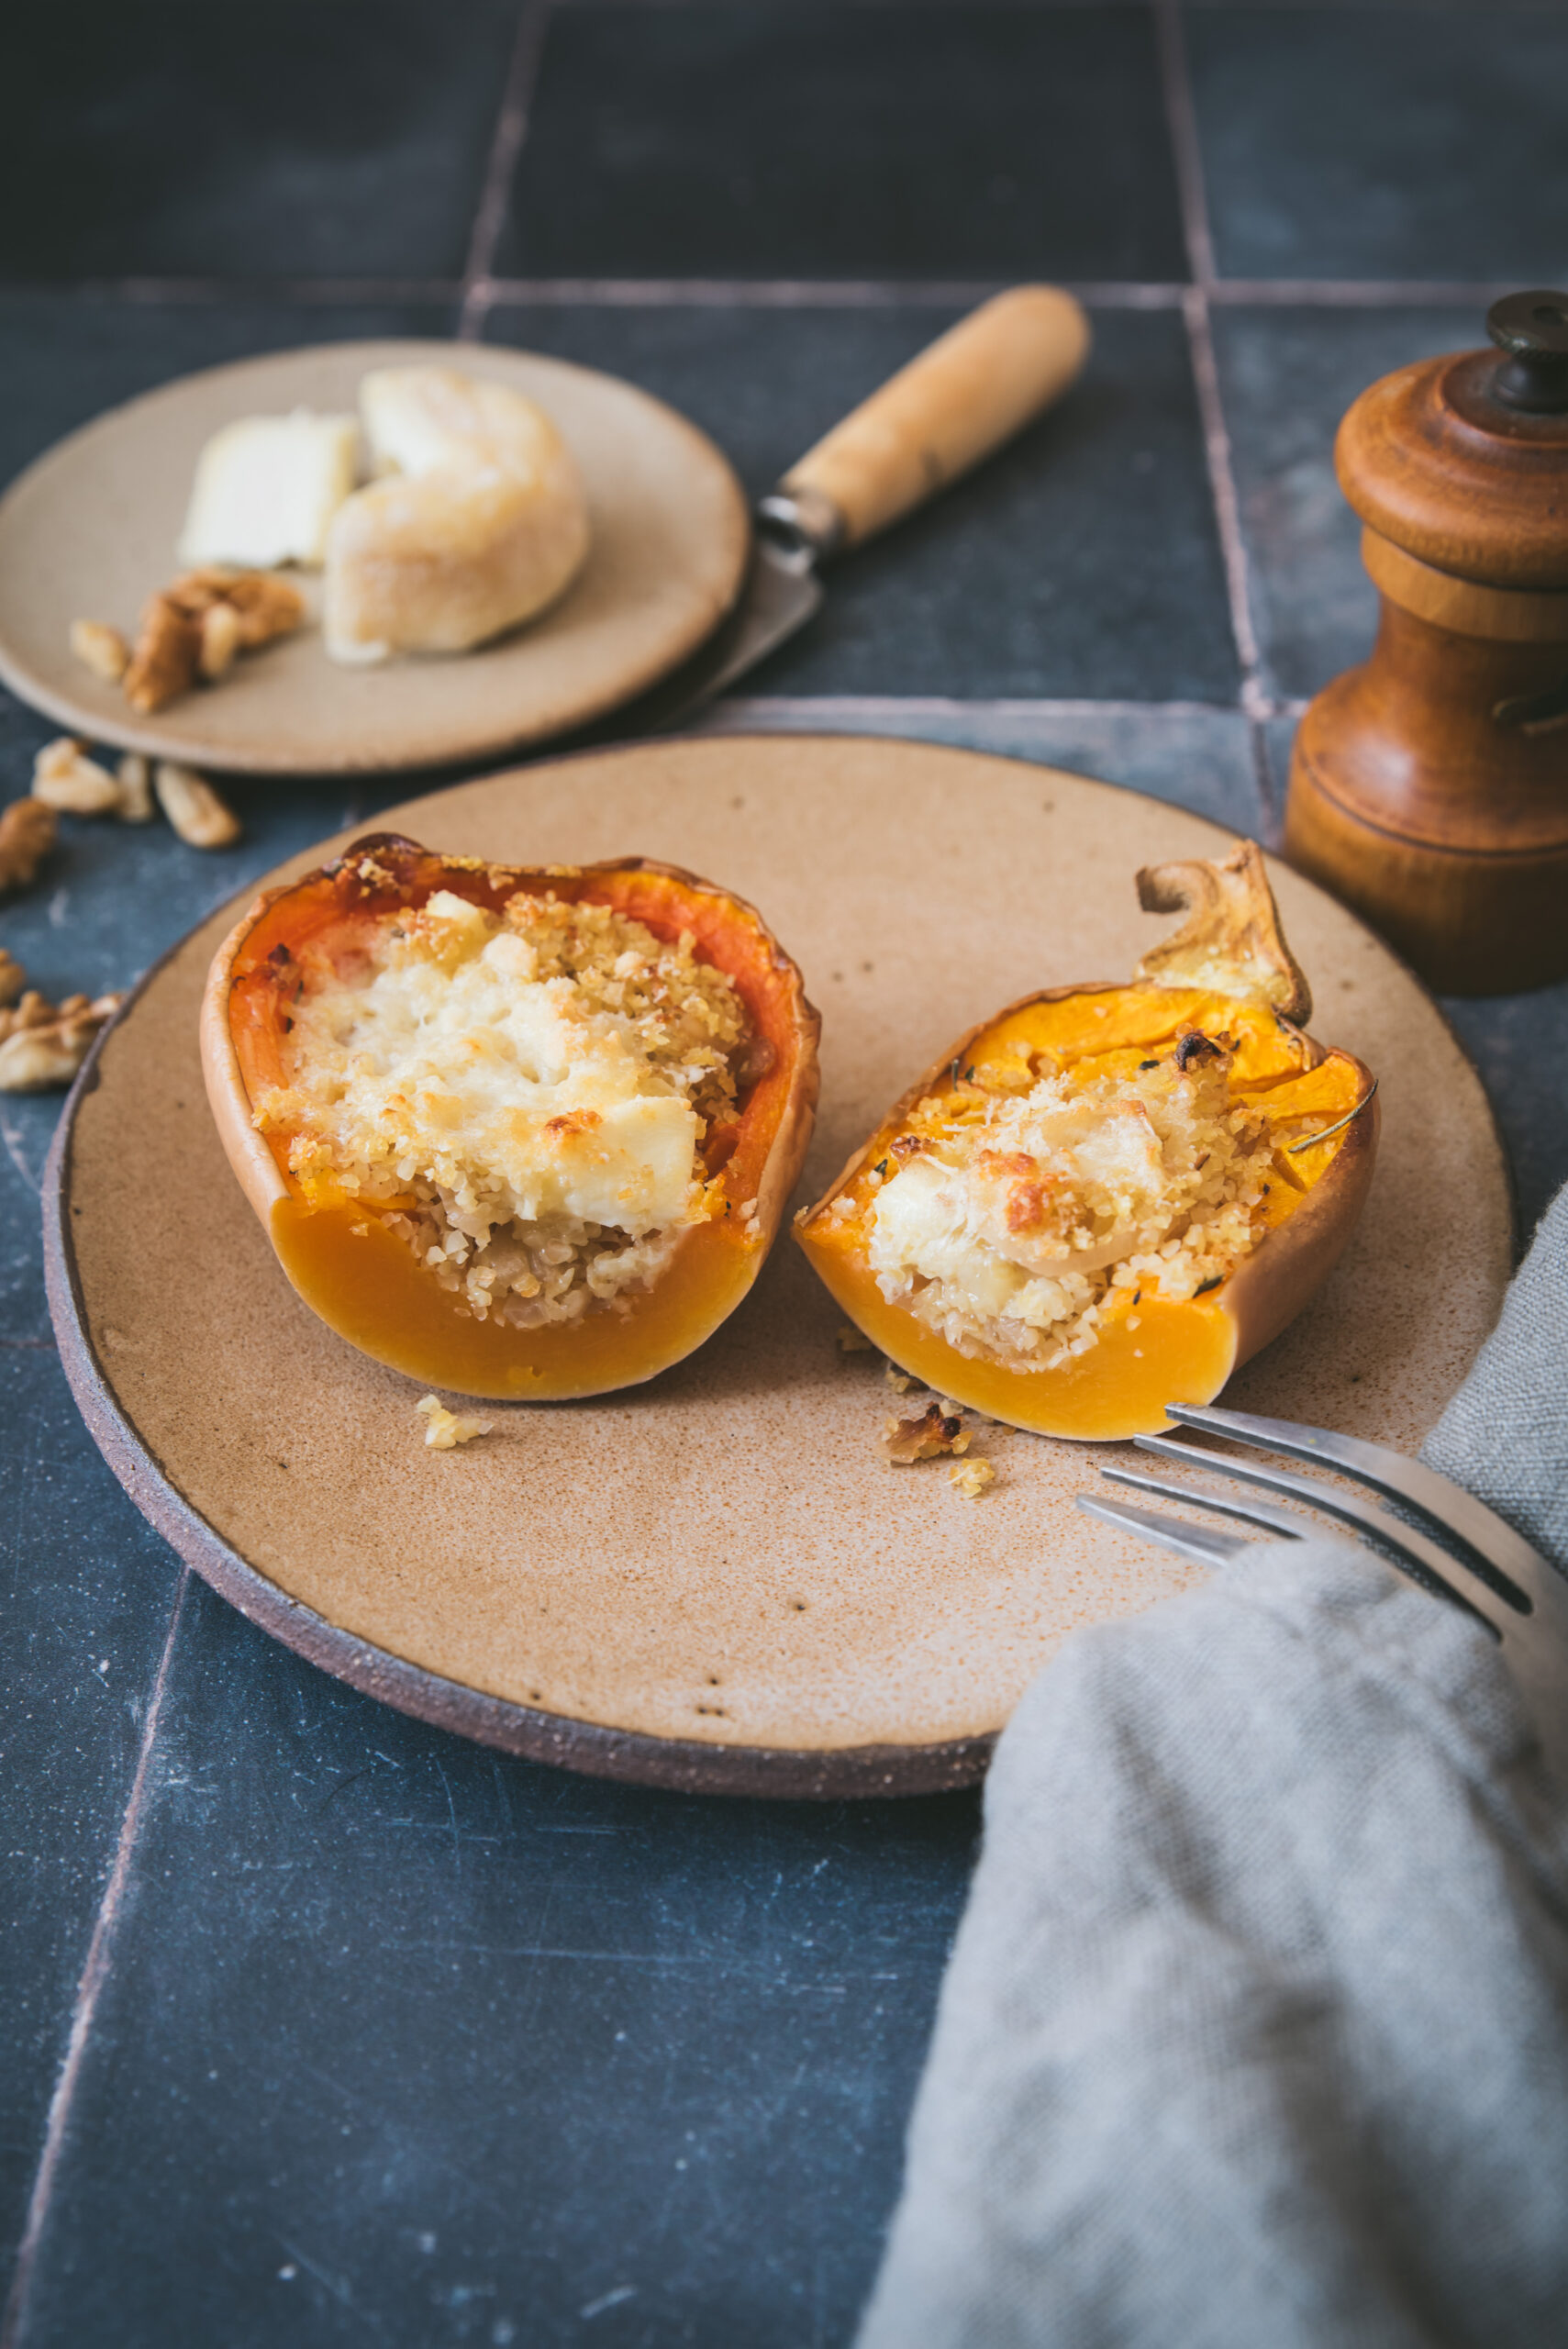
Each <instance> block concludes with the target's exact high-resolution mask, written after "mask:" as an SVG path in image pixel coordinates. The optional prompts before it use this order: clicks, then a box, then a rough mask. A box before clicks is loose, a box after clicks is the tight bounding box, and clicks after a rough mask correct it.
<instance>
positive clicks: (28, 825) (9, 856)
mask: <svg viewBox="0 0 1568 2349" xmlns="http://www.w3.org/2000/svg"><path fill="white" fill-rule="evenodd" d="M57 829H58V827H57V826H56V823H55V820H54V809H53V808H52V807H46V806H45V804H44V802H43V801H42V800H41V799H13V800H12V802H11V805H10V806H9V807H7V808H6V809H5V810H4V811H3V812H0V891H4V890H6V889H25V888H26V887H27V885H28V882H29V881H31V880H32V879H33V877H34V875H35V874H37V872H38V869H39V865H40V864H41V863H43V861H44V858H45V857H46V856H47V855H48V854H49V852H50V849H51V848H52V847H53V846H54V836H55V832H56V830H57Z"/></svg>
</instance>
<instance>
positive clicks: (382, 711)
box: [0, 342, 750, 774]
mask: <svg viewBox="0 0 1568 2349" xmlns="http://www.w3.org/2000/svg"><path fill="white" fill-rule="evenodd" d="M429 361H438V362H441V363H442V364H446V365H454V366H457V367H461V368H463V369H465V370H467V371H468V372H469V373H472V374H475V375H484V376H490V377H493V378H494V379H495V381H496V382H498V383H506V384H513V385H515V386H516V388H517V390H518V391H521V392H526V393H527V394H528V396H529V397H530V398H532V399H536V400H538V401H539V405H540V406H541V407H544V408H546V409H548V410H549V412H550V415H551V416H552V417H554V419H555V421H556V423H557V424H558V425H559V426H560V428H561V430H562V433H563V434H564V435H565V437H566V440H568V442H569V443H570V444H571V447H572V450H573V453H574V454H575V456H576V458H577V461H578V462H579V464H580V465H581V467H582V469H583V473H584V479H585V481H586V483H587V486H588V496H589V502H590V505H591V507H592V511H593V521H594V542H593V549H592V551H591V552H590V554H589V557H588V562H587V565H586V567H585V569H584V572H583V574H582V576H581V577H580V578H579V579H578V580H577V581H576V582H575V584H573V586H572V588H571V589H570V590H569V591H568V593H567V594H566V595H565V596H563V597H562V601H561V602H560V603H559V604H558V605H556V606H554V607H552V609H550V611H549V612H546V613H545V614H543V615H542V616H541V617H540V618H539V619H538V620H536V621H535V622H534V623H533V624H532V625H531V626H530V627H528V628H526V629H521V630H519V631H518V633H517V634H516V635H515V636H511V637H507V638H506V639H504V640H502V641H501V642H499V643H497V644H494V645H490V646H487V647H485V648H484V649H483V650H482V651H477V652H472V653H466V654H464V655H462V657H461V658H428V659H416V660H406V661H398V662H388V663H387V664H386V665H385V666H384V667H382V668H377V669H344V668H339V667H338V666H337V665H335V664H334V663H333V662H330V661H328V658H327V655H326V653H325V652H324V651H323V650H322V645H321V638H320V633H319V631H318V630H317V629H314V628H312V629H307V630H306V631H304V632H302V633H301V634H300V635H299V636H296V637H294V638H291V639H289V640H287V641H286V642H284V643H281V644H277V645H273V646H271V647H269V648H268V650H267V651H264V652H261V653H258V654H256V655H255V656H254V657H253V658H251V659H250V660H246V661H242V662H239V664H238V666H237V667H236V668H235V669H234V670H232V671H231V672H230V674H229V675H228V677H226V678H225V679H224V681H223V683H222V685H218V686H216V687H213V688H211V689H209V690H207V691H206V692H199V693H194V694H188V695H186V696H184V698H183V700H180V701H177V702H172V703H171V704H170V706H169V707H168V708H167V709H161V710H159V711H158V712H157V713H156V715H155V716H153V717H151V718H138V717H137V716H136V714H135V713H134V711H132V710H131V709H129V708H128V707H127V705H126V701H125V698H124V696H122V694H121V693H120V691H119V688H118V686H117V685H106V684H105V683H104V682H103V680H102V679H100V678H97V677H95V676H94V675H93V674H91V672H90V671H89V670H87V669H85V668H83V666H82V664H81V662H78V661H76V660H74V659H73V658H72V654H71V652H70V650H69V647H68V642H67V639H68V635H69V631H70V627H71V623H72V620H73V619H76V618H87V619H102V620H108V621H110V622H112V623H113V624H114V625H115V626H116V627H117V628H119V629H122V630H124V631H126V632H127V633H133V632H134V628H135V622H136V618H137V615H138V613H139V611H140V609H141V606H142V603H143V601H144V599H145V598H146V596H148V595H149V594H150V592H151V591H152V589H154V588H156V587H159V586H161V585H162V584H164V583H165V582H167V581H168V580H170V579H172V577H174V576H175V574H176V573H178V571H179V569H180V564H179V562H178V559H177V557H176V554H175V543H176V540H178V537H179V534H180V529H181V527H182V525H183V520H184V514H185V505H186V501H187V499H188V497H189V495H190V489H191V479H192V475H193V473H194V472H195V462H196V456H197V453H198V451H200V449H201V446H202V443H203V442H204V440H206V438H207V435H208V434H209V433H211V432H213V431H215V430H216V429H217V427H218V426H219V425H220V424H224V423H227V422H228V421H229V420H230V419H231V418H233V417H239V416H250V415H276V414H280V413H282V412H284V411H285V410H286V409H288V408H291V407H296V406H306V407H315V408H336V409H351V408H353V407H354V406H355V405H356V395H357V392H358V386H359V381H360V378H361V375H362V374H364V373H365V372H366V370H367V369H368V368H371V367H385V366H395V365H406V364H409V363H410V362H429ZM749 544H750V523H749V521H748V518H747V513H746V505H745V499H744V497H743V496H742V495H741V491H740V484H739V483H738V482H737V481H736V478H735V476H734V474H733V473H732V472H731V471H730V469H729V466H728V462H726V460H725V459H724V458H723V457H722V456H721V455H720V454H719V452H718V451H717V449H716V448H715V447H714V445H713V443H712V441H711V440H707V439H706V437H705V435H704V434H702V433H700V432H699V431H698V430H697V429H696V428H695V425H691V424H688V423H687V422H686V421H685V419H684V417H680V416H677V415H676V414H675V412H674V410H673V408H668V407H666V406H664V405H663V403H662V401H660V400H656V399H651V397H650V396H649V395H648V394H647V393H646V392H639V391H638V390H636V389H635V388H634V386H633V385H631V384H623V383H621V382H619V381H618V380H617V378H616V377H615V376H613V375H600V374H597V373H594V372H592V371H591V370H590V369H588V368H585V367H573V366H570V365H568V363H567V362H565V361H564V360H560V359H539V358H535V357H532V356H530V355H529V354H528V353H527V352H525V351H493V350H490V349H488V348H484V347H481V346H475V345H470V344H467V343H463V344H457V343H444V342H343V343H330V344H327V345H324V346H322V347H321V348H318V349H316V350H309V351H284V352H283V353H281V354H280V355H278V356H276V357H272V358H266V359H248V360H245V361H243V362H240V363H239V365H237V366H231V367H217V368H213V369H212V370H211V371H210V372H208V373H206V374H201V375H187V376H185V377H184V378H183V380H182V381H181V382H179V383H177V384H166V385H165V386H164V388H163V389H162V390H161V391H157V392H150V393H149V394H148V395H146V397H145V398H142V399H138V400H132V401H130V402H129V403H128V405H127V406H124V407H119V408H114V409H112V410H111V411H110V413H109V414H108V415H107V416H104V417H99V418H98V420H97V422H96V423H95V424H90V425H88V426H87V427H86V428H85V429H83V431H81V432H76V433H73V434H72V436H71V438H70V439H69V440H62V441H61V443H60V445H59V447H58V448H55V449H51V450H50V451H49V453H48V455H47V456H43V457H40V458H39V461H38V462H37V463H36V464H35V465H33V466H31V467H30V468H29V469H28V472H27V473H23V474H22V476H21V478H20V480H18V481H17V483H16V484H14V485H13V487H12V488H11V489H10V491H9V492H8V493H7V495H6V497H5V499H4V501H0V677H4V679H5V681H6V684H7V685H10V686H11V687H12V688H13V690H14V691H15V692H17V693H18V694H19V695H20V696H22V699H23V700H24V701H28V702H31V703H32V704H33V706H34V707H35V708H38V709H41V710H44V711H46V712H47V713H48V714H49V716H50V717H51V718H59V719H60V720H61V723H62V724H64V725H66V726H69V727H71V728H72V729H74V730H75V731H76V732H78V733H82V734H85V735H87V736H89V737H91V738H92V739H93V740H96V741H104V742H117V743H121V744H123V745H124V746H125V747H126V748H128V749H130V750H138V751H151V752H153V753H155V754H157V755H160V756H161V757H165V758H175V759H184V760H188V761H190V762H192V763H195V764H196V765H198V766H206V767H216V768H220V769H223V770H226V771H228V772H230V773H236V772H238V773H241V774H246V773H249V774H343V773H347V772H350V771H352V772H362V771H365V770H367V769H377V770H389V769H390V770H393V771H396V770H399V769H405V768H410V767H422V766H425V767H428V766H439V765H445V764H451V763H458V762H460V761H463V760H469V759H480V758H491V757H496V756H499V755H500V754H502V753H503V752H506V751H517V750H520V749H522V748H523V747H524V746H525V745H526V744H528V743H531V742H539V741H544V740H548V739H549V738H550V736H551V735H554V734H559V733H562V732H563V731H564V730H565V729H567V728H569V727H573V726H578V725H582V724H584V723H585V722H586V721H587V720H588V719H590V718H596V717H598V716H599V715H600V714H601V713H602V712H604V711H606V710H608V709H613V708H615V707H617V705H618V704H619V703H621V702H623V701H627V700H629V699H630V697H631V696H633V695H634V694H637V693H639V692H640V691H641V690H642V689H643V687H644V686H646V685H651V684H653V683H654V682H655V681H656V680H657V679H658V678H660V677H662V676H663V675H664V674H666V673H667V672H668V671H669V670H671V669H673V668H674V667H675V666H676V665H677V664H678V663H679V662H681V661H683V660H684V658H685V657H686V655H687V654H688V653H689V652H692V651H695V648H696V647H697V645H699V644H700V643H701V642H702V640H703V639H704V637H706V636H707V635H708V634H709V633H710V632H711V630H712V629H714V628H715V627H716V626H717V622H718V621H719V619H720V618H722V617H723V615H724V613H725V612H726V611H727V610H728V607H729V605H730V604H731V603H732V602H733V600H734V598H735V596H736V595H737V593H738V592H739V589H740V581H741V576H742V573H743V572H744V569H745V563H746V557H747V551H748V547H749ZM290 575H291V576H296V577H298V578H300V579H301V581H302V582H303V583H304V584H306V587H307V589H308V590H309V592H311V593H312V595H313V596H318V595H319V575H318V574H315V575H313V574H310V573H291V574H290Z"/></svg>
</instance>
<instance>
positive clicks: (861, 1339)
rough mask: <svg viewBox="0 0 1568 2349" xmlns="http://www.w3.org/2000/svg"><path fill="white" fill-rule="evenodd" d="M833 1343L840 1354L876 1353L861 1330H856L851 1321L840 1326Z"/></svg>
mask: <svg viewBox="0 0 1568 2349" xmlns="http://www.w3.org/2000/svg"><path fill="white" fill-rule="evenodd" d="M834 1342H835V1343H836V1345H837V1346H838V1349H839V1352H840V1353H841V1354H873V1353H875V1352H876V1348H875V1347H874V1346H873V1344H872V1341H871V1340H870V1339H869V1338H868V1337H867V1336H866V1334H865V1332H864V1331H863V1330H857V1329H856V1327H855V1325H854V1323H853V1322H852V1321H844V1322H841V1323H840V1327H839V1334H838V1337H837V1339H836V1340H835V1341H834Z"/></svg>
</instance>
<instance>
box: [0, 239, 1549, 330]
mask: <svg viewBox="0 0 1568 2349" xmlns="http://www.w3.org/2000/svg"><path fill="white" fill-rule="evenodd" d="M475 227H476V229H477V222H476V224H475ZM1013 282H1014V281H1013V280H1012V279H1010V278H1006V277H954V278H929V277H865V278H851V277H736V278H725V277H492V276H488V275H486V276H484V278H483V280H481V279H480V278H478V277H475V278H474V279H473V281H472V283H471V281H470V280H469V278H468V277H467V276H466V275H465V276H463V277H267V278H244V277H80V278H49V279H39V280H37V281H32V280H20V279H7V280H0V300H6V299H11V300H21V299H25V298H26V297H28V295H46V296H47V295H54V296H57V297H58V296H60V295H75V296H77V297H79V298H81V299H83V300H92V301H117V302H125V303H132V304H134V303H143V304H146V305H147V306H149V307H155V306H158V305H159V304H167V305H169V306H175V305H178V304H182V303H183V304H188V305H190V306H193V307H195V306H199V305H200V304H202V303H218V302H238V301H252V302H262V303H266V302H284V303H288V302H292V303H297V304H299V305H301V306H309V305H310V304H312V303H321V304H323V305H326V304H328V303H342V304H349V305H351V304H355V303H397V302H414V303H421V302H423V303H444V302H455V303H458V304H460V305H461V304H462V302H464V301H465V300H466V299H468V298H469V297H471V296H472V300H473V304H474V305H475V306H480V307H483V308H486V309H488V308H490V307H493V306H496V305H512V306H533V307H537V308H539V309H568V308H572V307H581V308H584V309H627V310H635V309H650V310H656V309H682V308H688V309H704V308H719V307H724V308H731V309H754V310H795V309H801V310H804V309H825V310H840V309H889V310H892V309H898V308H900V307H908V308H911V309H918V308H940V309H948V308H951V309H962V308H965V307H971V306H973V305H974V304H975V303H976V302H983V301H984V299H985V298H986V296H987V295H991V294H997V293H1000V292H1002V291H1003V290H1004V289H1005V288H1006V286H1007V285H1009V284H1012V283H1013ZM1058 283H1060V284H1062V286H1063V287H1064V288H1065V289H1066V291H1067V292H1068V293H1070V294H1075V295H1077V297H1078V299H1079V300H1080V301H1081V302H1083V303H1084V305H1085V306H1087V307H1088V308H1090V309H1094V310H1179V309H1180V308H1181V307H1182V305H1183V303H1184V300H1185V298H1186V296H1187V295H1189V294H1190V292H1191V291H1192V288H1191V286H1190V285H1188V284H1183V283H1181V282H1179V281H1177V280H1174V279H1172V280H1164V279H1141V278H1130V277H1129V278H1103V279H1102V278H1062V279H1060V280H1059V281H1058ZM1510 290H1511V284H1504V283H1503V282H1502V281H1501V280H1499V281H1497V282H1496V283H1489V282H1485V281H1483V280H1479V279H1477V280H1474V281H1471V280H1468V279H1466V280H1460V279H1449V278H1421V277H1396V278H1352V277H1347V278H1294V277H1229V278H1226V277H1217V278H1215V279H1213V280H1212V281H1211V282H1210V283H1209V284H1207V285H1206V286H1205V287H1204V296H1205V299H1206V301H1207V305H1208V306H1209V308H1210V309H1211V310H1212V309H1222V310H1223V309H1279V310H1290V309H1307V310H1324V309H1327V310H1374V309H1388V308H1391V307H1392V308H1396V309H1440V310H1444V309H1481V310H1485V309H1486V308H1487V307H1489V306H1490V305H1491V304H1492V303H1493V302H1495V301H1496V300H1497V299H1498V298H1499V296H1500V295H1504V294H1507V292H1509V291H1510Z"/></svg>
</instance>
